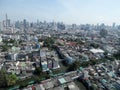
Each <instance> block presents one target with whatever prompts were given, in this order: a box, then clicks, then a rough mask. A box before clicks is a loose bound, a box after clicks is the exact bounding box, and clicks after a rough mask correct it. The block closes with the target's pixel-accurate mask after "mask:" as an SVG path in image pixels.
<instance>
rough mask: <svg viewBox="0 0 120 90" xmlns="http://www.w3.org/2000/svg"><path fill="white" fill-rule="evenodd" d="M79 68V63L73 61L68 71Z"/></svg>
mask: <svg viewBox="0 0 120 90" xmlns="http://www.w3.org/2000/svg"><path fill="white" fill-rule="evenodd" d="M79 67H80V62H79V61H75V62H73V63H72V64H71V65H70V66H69V68H68V69H69V70H70V71H74V70H76V69H78V68H79Z"/></svg>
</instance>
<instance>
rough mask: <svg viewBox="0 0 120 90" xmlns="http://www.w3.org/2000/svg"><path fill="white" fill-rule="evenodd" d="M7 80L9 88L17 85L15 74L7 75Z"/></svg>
mask: <svg viewBox="0 0 120 90" xmlns="http://www.w3.org/2000/svg"><path fill="white" fill-rule="evenodd" d="M6 80H7V85H8V86H11V85H15V84H16V80H17V77H16V75H15V74H10V75H6Z"/></svg>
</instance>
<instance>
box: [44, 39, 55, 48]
mask: <svg viewBox="0 0 120 90" xmlns="http://www.w3.org/2000/svg"><path fill="white" fill-rule="evenodd" d="M54 43H55V41H54V39H53V38H50V37H48V38H46V39H45V40H44V43H43V45H44V46H45V47H52V45H53V44H54Z"/></svg>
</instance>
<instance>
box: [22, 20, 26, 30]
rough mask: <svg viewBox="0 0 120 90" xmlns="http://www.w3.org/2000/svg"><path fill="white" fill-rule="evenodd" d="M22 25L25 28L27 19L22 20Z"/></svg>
mask: <svg viewBox="0 0 120 90" xmlns="http://www.w3.org/2000/svg"><path fill="white" fill-rule="evenodd" d="M23 27H24V30H25V29H26V28H27V21H26V19H24V20H23Z"/></svg>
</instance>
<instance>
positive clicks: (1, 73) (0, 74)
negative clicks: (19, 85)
mask: <svg viewBox="0 0 120 90" xmlns="http://www.w3.org/2000/svg"><path fill="white" fill-rule="evenodd" d="M6 85H7V82H6V73H5V70H3V69H2V70H0V87H5V86H6Z"/></svg>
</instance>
